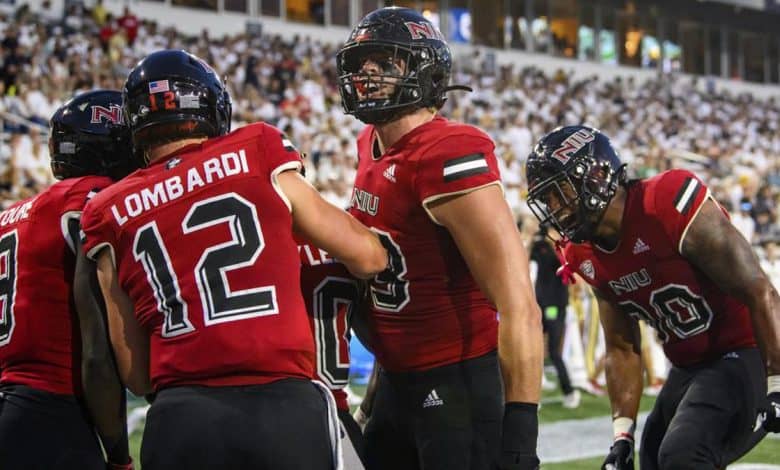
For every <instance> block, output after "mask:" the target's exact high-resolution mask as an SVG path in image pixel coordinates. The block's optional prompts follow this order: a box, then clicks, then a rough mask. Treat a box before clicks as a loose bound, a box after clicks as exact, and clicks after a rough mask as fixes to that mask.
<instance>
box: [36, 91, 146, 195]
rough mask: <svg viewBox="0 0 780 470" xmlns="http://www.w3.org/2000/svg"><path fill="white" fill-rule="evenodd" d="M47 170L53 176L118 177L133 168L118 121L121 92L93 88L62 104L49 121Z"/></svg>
mask: <svg viewBox="0 0 780 470" xmlns="http://www.w3.org/2000/svg"><path fill="white" fill-rule="evenodd" d="M49 128H50V133H49V155H50V157H51V170H52V173H54V177H55V178H57V179H60V180H61V179H65V178H76V177H79V176H86V175H103V176H110V177H112V178H114V179H119V178H122V177H124V176H125V175H127V174H128V173H130V172H131V171H133V170H134V169H136V168H137V165H136V162H135V160H134V159H133V153H132V149H131V145H130V132H129V129H128V128H127V126H125V125H124V122H123V120H122V93H121V92H119V91H114V90H95V91H88V92H85V93H82V94H80V95H77V96H75V97H74V98H72V99H70V100H69V101H68V102H66V103H65V104H63V105H62V106H61V107H60V108H59V109H58V110H57V111H56V112H55V113H54V115H53V116H52V117H51V120H50V121H49Z"/></svg>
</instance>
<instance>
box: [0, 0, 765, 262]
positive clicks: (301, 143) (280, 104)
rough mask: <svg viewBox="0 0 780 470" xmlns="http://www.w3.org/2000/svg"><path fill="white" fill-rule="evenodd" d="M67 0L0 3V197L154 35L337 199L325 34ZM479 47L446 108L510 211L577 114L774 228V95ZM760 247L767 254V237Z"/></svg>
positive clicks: (755, 227) (348, 174)
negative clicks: (478, 151) (66, 120)
mask: <svg viewBox="0 0 780 470" xmlns="http://www.w3.org/2000/svg"><path fill="white" fill-rule="evenodd" d="M69 5H70V6H69V7H68V9H67V10H66V11H65V13H64V14H63V15H60V14H58V13H55V12H53V11H52V10H51V7H50V6H48V4H44V7H43V8H42V9H41V10H40V11H36V12H33V11H31V10H30V9H29V8H28V7H27V6H26V5H22V6H20V7H19V8H18V9H17V10H16V11H15V12H13V13H10V14H9V13H0V30H1V31H3V33H2V38H0V41H1V42H0V49H1V50H2V56H1V59H0V60H1V62H2V63H1V64H0V116H2V122H3V136H4V137H3V139H0V162H1V163H0V201H2V204H3V206H5V205H7V204H9V203H10V202H12V201H14V200H17V199H19V198H23V197H27V196H29V195H31V194H35V193H36V192H38V191H40V190H41V189H42V188H44V187H46V186H47V185H49V184H51V183H52V177H51V174H50V171H49V168H48V166H49V163H48V152H47V149H46V146H45V142H46V133H47V130H46V124H47V121H48V119H49V117H50V116H51V114H52V112H53V111H54V110H55V109H56V108H57V107H58V106H59V105H61V104H62V99H63V97H66V96H69V95H70V94H71V93H72V92H73V91H74V90H89V89H94V88H113V89H118V88H119V87H120V86H121V84H122V83H123V80H124V78H125V77H126V74H127V72H128V71H129V69H130V68H131V67H132V66H133V65H134V64H135V63H136V61H137V60H138V59H139V58H140V57H143V56H144V55H146V54H148V53H150V52H152V51H154V50H157V49H162V48H184V49H187V50H190V51H192V52H193V53H195V54H197V55H198V56H200V57H204V58H205V60H207V61H208V62H209V63H212V64H214V65H215V68H216V69H217V72H218V73H219V74H221V75H224V76H225V77H226V80H227V85H228V87H229V89H230V92H231V96H232V97H233V109H234V112H233V119H234V123H233V125H234V128H235V127H238V126H241V125H243V124H246V123H249V122H254V121H258V120H263V121H266V122H269V123H271V124H273V125H275V126H277V127H279V128H281V129H283V130H284V131H285V132H286V133H287V134H288V135H289V136H290V137H291V138H292V140H293V141H294V142H295V143H296V144H297V146H298V147H299V149H300V150H301V151H302V152H304V153H306V154H307V155H308V158H307V160H306V166H307V168H306V174H307V178H309V179H310V181H311V182H312V183H314V184H315V186H317V187H318V188H319V189H320V191H321V192H322V193H323V194H324V195H325V196H326V197H327V198H328V199H329V200H331V201H332V202H334V203H336V204H338V205H340V206H347V205H348V203H349V198H350V194H349V191H350V188H351V184H352V181H353V180H354V173H355V169H354V168H355V165H356V161H355V154H354V148H355V146H354V141H355V137H356V135H357V133H358V132H359V130H360V128H361V127H362V124H361V123H360V122H359V121H357V120H355V119H354V118H352V117H351V116H346V115H344V113H343V112H342V109H341V106H340V98H339V94H338V90H337V87H336V64H335V60H334V57H335V51H336V49H337V45H336V44H322V43H320V42H318V41H316V40H314V39H311V38H303V37H296V38H294V39H292V40H289V41H288V40H284V39H282V38H280V37H269V36H251V35H248V34H242V35H235V36H230V37H221V38H216V37H210V36H209V34H208V32H206V31H204V32H203V33H202V34H200V35H199V36H197V37H187V36H184V35H183V34H180V33H179V32H177V31H176V30H174V29H170V28H167V29H166V28H161V27H159V26H158V25H157V24H156V23H155V22H153V21H147V20H140V19H138V18H137V17H135V16H134V15H133V13H132V12H131V11H130V10H129V9H127V8H126V9H125V11H124V13H123V15H122V16H121V17H114V16H112V15H111V13H109V12H107V11H106V9H105V8H104V7H103V6H102V3H101V2H98V3H97V5H96V6H95V7H94V8H93V9H92V10H89V11H87V10H85V9H84V7H83V6H82V4H80V3H71V4H69ZM484 59H485V56H484V55H483V54H481V53H480V52H475V53H473V54H470V55H467V56H462V57H457V58H456V60H455V70H456V73H455V74H454V76H453V80H452V81H453V83H457V84H465V85H469V86H471V87H473V88H474V92H473V93H458V94H452V95H451V98H450V100H449V102H448V103H447V105H446V106H445V108H444V110H443V113H444V114H446V115H448V116H449V117H451V118H453V119H456V120H460V121H463V122H467V123H470V124H474V125H477V126H479V127H481V128H482V129H484V130H485V131H486V132H488V133H489V134H490V135H491V136H492V137H493V139H494V140H495V142H496V145H497V154H498V155H499V157H500V161H501V163H502V168H501V170H502V173H503V175H502V176H503V178H504V183H505V187H506V194H507V198H508V200H509V202H510V205H511V206H512V208H513V210H514V211H515V213H516V214H517V216H518V218H519V219H523V220H530V219H528V217H529V214H528V212H527V209H526V207H525V204H524V199H523V192H524V188H525V185H524V176H523V164H524V159H525V157H526V155H528V153H529V152H530V151H531V148H532V146H533V143H534V142H535V140H536V139H538V138H539V137H540V136H541V135H543V133H544V132H546V131H548V130H550V129H552V128H554V127H556V126H559V125H564V124H573V123H580V122H584V123H588V124H590V125H592V126H595V127H598V128H600V129H602V130H603V131H604V132H606V133H607V134H608V135H611V136H612V140H613V142H614V143H615V145H616V146H617V148H618V151H619V152H620V153H621V155H622V158H623V159H624V160H625V161H627V162H628V163H629V166H630V167H631V168H632V169H634V171H636V173H637V174H636V176H638V177H644V176H649V175H652V174H654V173H657V172H659V171H663V170H664V169H667V168H669V167H671V166H685V167H689V168H692V169H694V170H695V171H696V172H697V173H698V174H699V175H700V176H702V177H703V178H704V179H705V180H706V181H708V184H709V185H710V187H711V188H712V190H713V192H714V194H715V196H716V198H717V199H718V200H719V201H720V202H721V203H722V204H724V206H725V207H726V208H727V209H728V210H729V211H730V212H731V213H732V216H733V219H734V223H735V224H736V225H737V226H738V227H739V228H740V230H741V231H742V232H743V233H744V234H745V236H746V237H747V238H748V239H750V240H751V241H752V242H753V243H754V244H757V245H763V246H765V245H766V244H767V243H769V242H773V241H774V240H775V239H776V238H777V236H778V235H779V234H780V225H778V219H777V216H778V214H777V210H776V206H777V203H778V197H780V191H778V187H780V158H778V157H780V132H778V122H779V120H778V117H780V106H779V105H778V103H777V102H776V101H775V100H774V99H769V100H758V99H756V98H753V97H752V96H750V95H739V96H735V95H731V94H728V93H721V94H718V93H715V92H714V91H713V90H710V89H708V87H700V86H698V85H699V84H697V83H696V81H695V80H696V79H690V78H685V77H676V76H670V75H664V76H658V77H656V78H654V79H651V80H648V81H645V82H640V81H637V80H634V79H632V78H628V79H621V78H616V79H614V80H604V79H600V78H599V77H597V76H593V77H589V78H586V79H575V78H573V76H572V75H571V74H570V73H568V72H566V71H564V70H558V71H556V72H555V73H552V74H550V73H545V72H544V71H542V70H540V69H537V68H535V67H533V66H532V65H531V64H527V65H524V64H519V65H517V66H512V65H509V66H504V67H499V68H497V69H496V68H495V67H490V66H489V64H490V63H492V62H491V61H487V60H484ZM529 225H531V227H529V229H528V233H529V235H530V234H531V233H533V230H534V228H533V224H529ZM767 251H768V252H769V255H770V259H772V260H773V259H774V247H771V248H769V249H768V250H767ZM771 263H772V266H774V264H780V263H778V262H775V261H771ZM773 269H777V270H778V271H779V272H778V274H780V269H778V268H773Z"/></svg>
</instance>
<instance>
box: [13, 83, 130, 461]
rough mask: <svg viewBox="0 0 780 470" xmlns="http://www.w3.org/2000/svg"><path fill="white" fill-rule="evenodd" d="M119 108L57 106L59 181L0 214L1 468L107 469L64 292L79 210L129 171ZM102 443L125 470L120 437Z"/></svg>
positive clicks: (105, 94) (117, 103)
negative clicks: (89, 407) (84, 388)
mask: <svg viewBox="0 0 780 470" xmlns="http://www.w3.org/2000/svg"><path fill="white" fill-rule="evenodd" d="M121 104H122V94H121V93H120V92H118V91H109V90H99V91H91V92H87V93H83V94H80V95H78V96H76V97H75V98H73V99H71V100H70V101H68V102H66V103H65V104H64V105H63V106H62V107H60V108H59V109H58V110H57V111H56V112H55V113H54V115H53V116H52V118H51V122H50V127H51V135H50V139H49V151H50V156H51V168H52V171H53V173H54V176H55V177H56V178H57V179H59V180H62V181H60V182H58V183H56V184H54V185H52V186H51V187H49V188H48V189H47V190H45V191H44V192H42V193H40V194H38V195H37V196H35V197H33V198H30V199H27V200H23V201H20V202H17V203H16V204H14V205H13V206H11V207H10V208H8V209H6V210H5V211H3V212H2V213H0V308H1V309H2V310H1V311H0V370H2V375H0V466H2V468H9V469H22V468H24V469H42V470H43V469H52V468H79V469H95V470H98V469H104V468H106V462H105V460H104V458H103V453H102V451H101V449H100V444H99V443H98V441H97V439H96V438H95V433H94V431H93V426H92V423H91V421H90V419H89V418H88V413H87V410H86V409H85V407H84V403H83V399H84V394H83V393H82V386H81V382H80V379H81V373H80V368H81V341H80V335H79V319H78V318H77V313H76V311H75V309H74V308H73V293H72V289H73V278H74V269H75V260H76V252H77V250H78V246H79V245H78V243H79V240H78V221H79V217H80V215H81V212H82V209H83V207H84V205H85V204H86V202H87V200H88V199H89V198H90V197H92V196H93V195H94V194H95V193H96V192H97V191H100V190H102V189H103V188H106V187H108V186H109V185H110V184H111V183H112V177H114V178H118V177H121V176H122V175H124V174H126V173H127V171H129V168H130V167H131V162H132V156H131V153H130V151H129V136H128V135H127V132H126V130H127V129H126V127H124V126H123V125H122V122H121ZM102 359H103V360H104V361H106V362H109V363H110V362H111V358H110V356H105V357H103V358H102ZM116 399H117V403H119V393H117V396H116ZM101 437H103V436H102V434H101ZM104 444H106V446H105V447H106V451H107V453H108V458H109V463H110V465H109V467H110V468H128V467H130V465H129V462H130V461H129V455H128V449H127V439H126V437H124V440H122V439H121V437H120V438H117V439H113V440H110V441H109V440H105V439H104Z"/></svg>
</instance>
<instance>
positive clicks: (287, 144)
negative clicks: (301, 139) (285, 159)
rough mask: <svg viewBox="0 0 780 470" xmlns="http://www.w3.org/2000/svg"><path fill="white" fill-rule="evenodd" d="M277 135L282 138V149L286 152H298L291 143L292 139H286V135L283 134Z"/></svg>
mask: <svg viewBox="0 0 780 470" xmlns="http://www.w3.org/2000/svg"><path fill="white" fill-rule="evenodd" d="M279 135H280V137H281V138H282V147H284V150H286V151H287V152H296V153H297V152H298V149H297V148H295V145H293V143H292V141H290V139H288V138H287V136H286V135H284V134H279Z"/></svg>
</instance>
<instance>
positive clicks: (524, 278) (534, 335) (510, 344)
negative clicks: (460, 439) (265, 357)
mask: <svg viewBox="0 0 780 470" xmlns="http://www.w3.org/2000/svg"><path fill="white" fill-rule="evenodd" d="M427 208H428V210H429V211H430V213H431V215H432V216H433V217H434V218H435V220H437V221H438V222H439V223H441V224H442V225H444V226H445V227H446V228H447V230H449V232H450V234H451V235H452V238H453V239H454V240H455V243H456V244H457V246H458V250H459V251H460V253H461V255H462V256H463V258H464V260H465V261H466V264H467V265H468V267H469V270H470V271H471V274H472V275H473V276H474V279H475V280H476V282H477V284H479V286H480V288H481V289H482V291H483V292H484V293H485V295H486V296H487V298H488V299H489V300H490V301H491V302H493V304H494V305H495V306H496V308H497V309H498V311H499V315H500V322H499V334H498V355H499V362H500V364H501V373H502V375H503V378H504V388H505V397H506V402H507V407H506V409H505V417H504V430H505V432H504V434H505V437H504V442H503V443H502V447H503V450H504V452H503V453H504V454H506V453H507V452H508V451H511V448H513V447H514V448H515V449H516V451H517V453H520V454H529V453H532V454H533V458H535V455H536V436H537V428H538V423H537V417H536V413H537V410H536V408H537V404H538V403H539V395H540V392H541V377H542V369H541V367H542V359H543V349H542V325H541V318H542V316H541V313H540V312H539V307H538V305H537V304H536V297H535V295H534V290H533V287H532V285H531V280H530V277H529V268H528V256H527V254H526V251H525V248H524V247H523V243H522V240H521V239H520V233H519V232H518V230H517V226H516V225H515V222H514V218H513V217H512V213H511V210H510V209H509V206H508V205H507V203H506V201H505V200H504V197H503V193H502V191H501V187H500V186H499V185H498V184H491V185H487V186H484V187H482V188H480V189H476V190H474V191H471V192H468V193H465V194H459V195H456V196H452V197H448V198H441V199H438V200H435V201H433V202H431V203H429V204H428V206H427ZM521 416H522V417H521ZM513 423H514V424H513ZM507 426H509V427H510V428H512V429H511V430H509V431H508V430H507ZM508 434H513V435H512V436H510V435H508ZM508 438H513V439H516V440H515V441H514V442H512V443H510V442H507V439H508Z"/></svg>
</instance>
